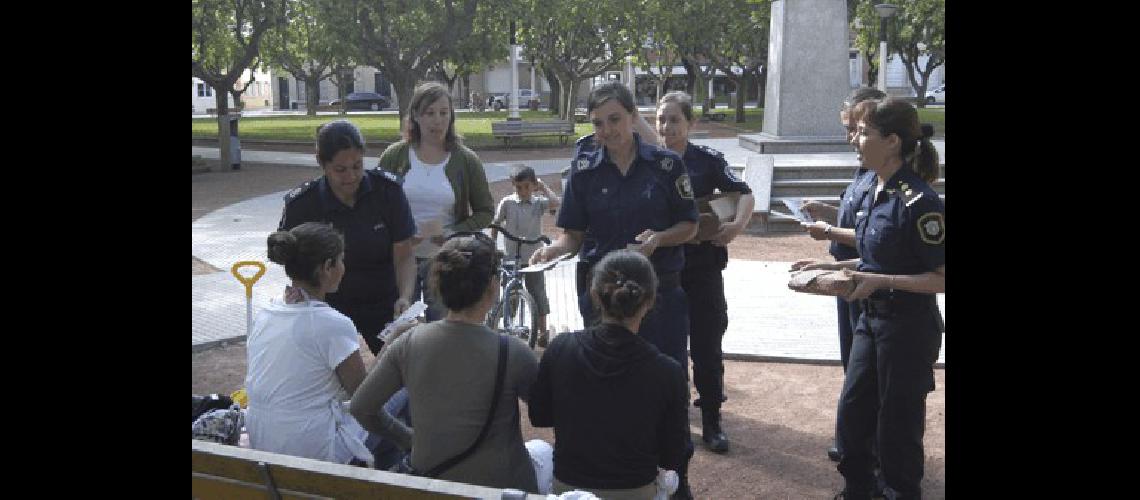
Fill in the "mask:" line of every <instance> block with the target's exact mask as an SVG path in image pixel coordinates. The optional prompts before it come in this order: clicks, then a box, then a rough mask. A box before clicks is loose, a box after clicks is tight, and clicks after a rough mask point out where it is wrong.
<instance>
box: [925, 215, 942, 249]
mask: <svg viewBox="0 0 1140 500" xmlns="http://www.w3.org/2000/svg"><path fill="white" fill-rule="evenodd" d="M918 236H919V237H920V238H922V241H923V242H925V243H928V244H930V245H939V244H941V243H942V242H943V241H945V240H946V222H945V219H943V217H942V214H941V213H939V212H930V213H928V214H926V215H923V216H922V217H919V218H918Z"/></svg>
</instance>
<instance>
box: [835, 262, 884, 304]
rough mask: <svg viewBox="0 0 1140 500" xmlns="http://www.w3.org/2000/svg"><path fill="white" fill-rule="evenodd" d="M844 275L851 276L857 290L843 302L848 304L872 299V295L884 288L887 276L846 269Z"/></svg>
mask: <svg viewBox="0 0 1140 500" xmlns="http://www.w3.org/2000/svg"><path fill="white" fill-rule="evenodd" d="M843 275H844V276H850V277H851V278H852V279H853V280H854V281H855V289H854V290H852V291H851V293H850V294H848V295H847V296H846V297H844V298H843V300H846V301H848V302H851V301H853V300H862V299H865V298H867V297H870V296H871V294H872V293H875V291H876V290H878V289H880V288H883V286H884V282H883V279H884V278H885V276H883V275H881V274H875V273H867V272H862V271H852V270H850V269H844V270H843Z"/></svg>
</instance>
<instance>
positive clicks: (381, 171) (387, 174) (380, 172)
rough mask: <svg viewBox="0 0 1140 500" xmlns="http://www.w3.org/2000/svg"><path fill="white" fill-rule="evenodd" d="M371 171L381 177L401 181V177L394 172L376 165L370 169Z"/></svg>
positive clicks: (396, 181) (397, 182)
mask: <svg viewBox="0 0 1140 500" xmlns="http://www.w3.org/2000/svg"><path fill="white" fill-rule="evenodd" d="M369 172H372V173H373V174H374V175H375V176H376V177H381V178H384V179H387V180H389V181H392V182H395V183H396V184H399V183H400V177H399V176H397V175H396V174H393V173H392V172H389V171H387V170H384V169H382V168H380V167H376V168H374V169H372V170H369Z"/></svg>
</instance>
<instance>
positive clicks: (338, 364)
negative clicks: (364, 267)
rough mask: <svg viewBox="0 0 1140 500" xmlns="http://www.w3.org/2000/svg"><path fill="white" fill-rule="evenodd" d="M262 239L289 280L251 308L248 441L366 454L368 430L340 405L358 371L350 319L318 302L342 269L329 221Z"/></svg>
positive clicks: (270, 447)
mask: <svg viewBox="0 0 1140 500" xmlns="http://www.w3.org/2000/svg"><path fill="white" fill-rule="evenodd" d="M268 246H269V260H271V261H273V262H275V263H277V264H281V265H282V266H285V274H286V275H288V276H289V278H290V279H292V280H293V287H292V288H291V289H289V292H287V293H286V298H284V299H276V298H275V299H273V300H272V301H271V302H270V304H269V305H268V306H267V307H266V308H265V309H262V310H261V312H259V313H258V315H257V320H256V321H255V322H254V324H253V329H252V330H251V331H250V333H249V338H248V340H247V344H246V351H247V356H248V359H247V361H248V365H249V368H248V371H247V372H246V378H245V387H246V391H247V392H248V393H249V408H248V410H247V412H246V428H247V429H248V431H249V443H250V446H251V447H252V448H254V449H257V450H262V451H270V452H274V453H282V454H286V455H293V456H298V457H305V458H313V459H317V460H324V461H327V462H336V463H355V464H362V463H367V462H371V461H372V460H373V458H372V454H371V452H369V451H368V449H367V448H366V447H365V445H364V441H365V438H366V437H367V433H366V432H365V431H364V429H363V428H362V427H361V426H360V424H358V423H357V422H356V420H354V419H353V418H352V417H351V416H350V415H349V414H348V412H347V411H345V409H344V408H343V406H342V401H345V400H347V399H348V398H349V397H350V396H352V394H353V392H355V391H356V388H357V387H358V386H359V385H360V382H361V381H362V380H364V375H365V369H364V361H363V360H362V358H361V357H360V344H359V341H358V340H357V333H356V327H355V326H353V323H352V320H351V319H348V317H347V316H345V315H344V314H341V313H340V312H338V311H337V310H336V309H333V308H332V307H330V306H329V305H328V304H327V303H325V302H324V298H325V294H327V293H330V292H335V291H336V289H337V287H338V286H339V285H340V280H341V278H342V277H343V276H344V239H343V238H342V237H341V235H340V233H338V232H337V231H336V229H334V228H333V227H332V226H331V225H328V224H322V223H316V222H306V223H304V224H301V225H299V226H297V227H295V228H293V229H291V230H289V231H277V232H275V233H273V234H270V235H269V240H268ZM296 292H299V293H296ZM298 295H299V296H300V297H299V299H295V298H294V297H296V296H298Z"/></svg>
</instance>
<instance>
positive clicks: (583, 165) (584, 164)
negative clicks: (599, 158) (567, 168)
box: [577, 158, 590, 170]
mask: <svg viewBox="0 0 1140 500" xmlns="http://www.w3.org/2000/svg"><path fill="white" fill-rule="evenodd" d="M589 165H590V160H587V159H585V158H578V165H577V166H578V170H586V167H588V166H589Z"/></svg>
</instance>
